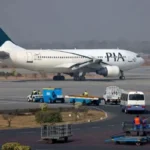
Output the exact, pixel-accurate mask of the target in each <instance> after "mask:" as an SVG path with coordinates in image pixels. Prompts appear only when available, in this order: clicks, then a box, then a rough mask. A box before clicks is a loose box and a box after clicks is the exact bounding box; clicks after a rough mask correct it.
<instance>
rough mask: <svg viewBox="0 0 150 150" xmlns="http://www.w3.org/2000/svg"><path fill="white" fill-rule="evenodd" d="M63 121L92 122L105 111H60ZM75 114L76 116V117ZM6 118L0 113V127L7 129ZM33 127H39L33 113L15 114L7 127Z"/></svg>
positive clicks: (100, 117)
mask: <svg viewBox="0 0 150 150" xmlns="http://www.w3.org/2000/svg"><path fill="white" fill-rule="evenodd" d="M61 115H62V118H63V122H64V123H72V124H75V123H84V122H89V121H90V122H93V121H98V120H101V119H102V118H105V117H106V116H105V113H104V112H103V111H97V110H89V111H88V113H87V114H85V113H84V112H79V113H78V114H77V115H75V113H73V112H62V113H61ZM76 116H77V117H76ZM7 126H8V123H7V120H4V118H3V116H2V115H0V129H8V127H7ZM28 127H29V128H34V127H40V124H38V123H36V121H35V116H34V115H26V116H15V117H14V118H13V119H12V122H11V127H9V128H28Z"/></svg>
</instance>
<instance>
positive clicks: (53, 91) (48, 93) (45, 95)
mask: <svg viewBox="0 0 150 150" xmlns="http://www.w3.org/2000/svg"><path fill="white" fill-rule="evenodd" d="M27 100H28V102H44V103H56V102H57V101H59V102H61V103H64V102H65V98H64V96H63V94H62V89H61V88H43V90H42V95H32V97H31V95H28V96H27Z"/></svg>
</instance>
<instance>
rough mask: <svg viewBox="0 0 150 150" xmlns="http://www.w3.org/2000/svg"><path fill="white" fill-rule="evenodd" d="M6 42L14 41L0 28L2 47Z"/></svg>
mask: <svg viewBox="0 0 150 150" xmlns="http://www.w3.org/2000/svg"><path fill="white" fill-rule="evenodd" d="M6 41H11V42H12V40H11V39H10V38H9V37H8V36H7V34H6V33H5V32H4V31H3V30H2V29H1V28H0V46H2V45H3V44H4V43H5V42H6Z"/></svg>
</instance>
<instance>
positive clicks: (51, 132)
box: [41, 124, 72, 143]
mask: <svg viewBox="0 0 150 150" xmlns="http://www.w3.org/2000/svg"><path fill="white" fill-rule="evenodd" d="M71 136H72V125H71V124H60V125H51V124H43V125H42V126H41V140H44V141H47V142H49V141H51V142H52V143H55V142H56V141H57V140H60V139H64V141H65V142H67V141H68V138H69V137H71Z"/></svg>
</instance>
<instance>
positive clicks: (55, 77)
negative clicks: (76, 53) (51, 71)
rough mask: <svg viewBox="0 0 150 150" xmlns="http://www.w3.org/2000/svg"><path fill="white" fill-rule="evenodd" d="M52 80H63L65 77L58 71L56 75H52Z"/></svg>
mask: <svg viewBox="0 0 150 150" xmlns="http://www.w3.org/2000/svg"><path fill="white" fill-rule="evenodd" d="M53 80H57V81H64V80H65V77H64V76H62V75H61V74H60V73H58V74H57V75H56V76H54V77H53Z"/></svg>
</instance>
